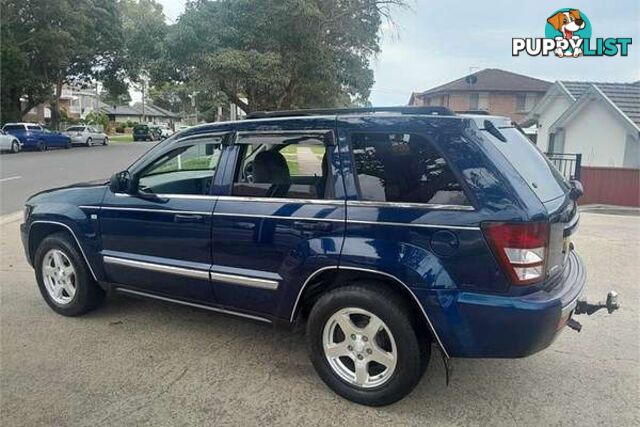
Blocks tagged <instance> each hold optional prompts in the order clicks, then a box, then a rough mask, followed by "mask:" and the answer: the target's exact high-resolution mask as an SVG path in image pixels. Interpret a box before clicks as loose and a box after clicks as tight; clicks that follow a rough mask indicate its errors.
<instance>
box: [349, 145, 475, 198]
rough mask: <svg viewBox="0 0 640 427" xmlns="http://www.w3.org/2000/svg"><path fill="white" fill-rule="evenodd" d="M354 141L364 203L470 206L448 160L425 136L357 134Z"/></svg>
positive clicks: (355, 158)
mask: <svg viewBox="0 0 640 427" xmlns="http://www.w3.org/2000/svg"><path fill="white" fill-rule="evenodd" d="M351 141H352V147H353V157H354V161H355V166H356V171H357V175H358V185H359V189H360V197H361V199H362V200H368V201H376V202H400V203H402V202H404V203H424V204H444V205H469V204H470V203H469V201H468V200H467V198H466V196H465V194H464V192H463V190H462V187H461V186H460V183H459V182H458V180H457V179H456V177H455V176H454V175H453V173H452V172H451V169H450V168H449V165H448V164H447V161H446V160H445V159H444V158H443V157H442V156H441V155H440V154H439V153H438V152H437V151H436V150H435V148H434V147H433V145H432V144H431V143H430V142H429V141H427V140H426V139H425V138H424V137H422V136H420V135H416V134H406V133H354V134H352V136H351Z"/></svg>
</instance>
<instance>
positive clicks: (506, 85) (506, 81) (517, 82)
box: [414, 68, 551, 95]
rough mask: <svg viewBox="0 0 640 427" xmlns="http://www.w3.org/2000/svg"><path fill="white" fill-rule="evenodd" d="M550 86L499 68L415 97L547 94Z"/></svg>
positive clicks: (486, 70) (464, 78) (544, 82)
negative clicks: (453, 93)
mask: <svg viewBox="0 0 640 427" xmlns="http://www.w3.org/2000/svg"><path fill="white" fill-rule="evenodd" d="M470 76H473V77H474V78H475V82H474V83H473V84H469V82H468V79H469V77H470ZM550 86H551V83H550V82H547V81H545V80H540V79H536V78H533V77H529V76H524V75H522V74H516V73H512V72H510V71H505V70H500V69H497V68H487V69H484V70H482V71H478V72H477V73H473V74H469V75H467V76H464V77H461V78H459V79H457V80H454V81H452V82H449V83H445V84H443V85H441V86H437V87H434V88H432V89H429V90H427V91H425V92H421V93H418V94H414V95H430V94H435V93H439V92H450V91H509V92H546V91H547V89H549V87H550Z"/></svg>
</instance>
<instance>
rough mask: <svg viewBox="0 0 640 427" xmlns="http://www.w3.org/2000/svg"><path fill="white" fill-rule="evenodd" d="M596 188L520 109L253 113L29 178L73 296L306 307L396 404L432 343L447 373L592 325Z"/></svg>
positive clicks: (362, 388) (363, 393)
mask: <svg viewBox="0 0 640 427" xmlns="http://www.w3.org/2000/svg"><path fill="white" fill-rule="evenodd" d="M580 194H581V192H580V185H579V183H577V182H575V183H569V182H566V181H565V180H564V179H563V178H562V176H561V175H560V174H559V173H558V171H557V170H556V169H555V168H554V167H553V166H552V165H551V164H550V163H549V161H548V160H547V159H546V158H545V157H544V155H543V154H542V153H541V152H539V151H538V149H537V148H536V147H535V146H534V145H533V144H531V143H530V142H529V141H528V140H527V139H526V138H525V137H524V136H523V135H522V134H520V133H519V131H518V130H517V129H516V128H514V127H513V126H512V125H511V123H510V122H509V120H508V119H504V118H499V117H491V116H465V115H455V114H453V113H452V112H450V111H449V110H447V109H444V108H441V107H437V108H436V107H418V108H411V107H403V108H388V109H375V108H371V109H352V110H321V111H296V112H277V113H262V114H258V113H254V114H253V115H250V116H249V117H248V118H247V119H246V120H242V121H238V122H226V123H219V124H215V123H214V124H209V125H203V126H197V127H194V128H191V129H189V130H186V131H184V132H182V133H180V134H176V135H175V136H174V137H172V138H169V139H167V140H165V141H164V142H161V143H160V144H157V145H156V146H154V147H153V148H152V149H151V150H149V151H148V152H147V153H146V154H145V155H144V156H143V157H142V158H140V159H139V160H137V161H136V162H134V163H133V164H132V165H131V166H130V167H129V168H128V169H126V170H124V171H122V172H118V173H116V174H114V175H113V176H112V178H111V180H110V181H109V182H105V181H102V182H99V183H93V184H86V183H85V184H80V185H76V186H70V187H65V188H60V189H55V190H49V191H46V192H42V193H39V194H36V195H34V196H32V197H31V198H30V199H29V200H28V201H27V203H26V207H25V222H24V224H22V226H21V232H22V241H23V244H24V247H25V251H26V255H27V258H28V260H29V262H30V263H31V265H33V267H34V269H35V273H36V280H37V283H38V286H39V289H40V292H41V293H42V296H43V297H44V299H45V301H46V302H47V303H48V304H49V306H50V307H51V308H52V309H53V310H54V311H56V312H57V313H60V314H62V315H68V316H74V315H79V314H82V313H85V312H87V311H89V310H91V309H94V308H96V307H97V306H99V305H100V304H101V303H102V301H103V300H104V298H105V295H106V294H107V293H109V292H121V293H124V294H130V295H134V296H138V297H148V298H153V299H157V300H161V301H166V302H174V303H178V304H183V305H187V306H190V307H197V308H201V309H205V310H210V311H214V312H218V313H224V314H229V315H236V316H240V317H244V318H247V319H252V320H255V321H258V322H265V323H269V324H274V325H281V326H291V325H293V324H294V323H296V322H302V323H305V324H306V331H307V337H308V349H309V355H310V358H311V361H312V363H313V366H314V367H315V369H316V371H317V372H318V374H319V376H320V377H321V378H322V380H324V382H325V383H326V384H327V385H328V386H329V387H331V388H332V389H333V390H334V391H335V392H336V393H338V394H340V395H341V396H344V397H346V398H348V399H351V400H353V401H355V402H358V403H362V404H366V405H385V404H389V403H392V402H395V401H397V400H399V399H401V398H402V397H403V396H405V395H406V394H408V393H409V392H410V391H411V390H412V389H413V387H414V386H415V385H416V384H417V383H418V381H419V380H420V378H421V376H422V375H423V372H424V371H425V369H426V367H427V364H428V362H429V358H430V354H431V348H432V344H433V345H434V346H435V347H436V348H437V349H439V350H440V351H441V353H442V354H443V358H444V361H445V363H446V366H447V372H448V371H449V366H450V358H453V357H466V358H480V357H492V358H494V357H500V358H516V357H523V356H528V355H530V354H533V353H536V352H538V351H540V350H542V349H544V348H546V347H547V346H549V345H550V344H551V343H552V341H553V340H554V339H555V337H556V336H557V335H558V334H559V333H560V331H561V330H562V329H563V327H564V326H565V325H569V326H571V327H572V328H577V327H578V326H579V324H578V323H577V322H576V321H575V319H574V317H573V315H574V313H577V312H576V310H577V307H583V303H582V302H578V297H579V296H580V295H581V294H582V292H583V290H584V287H585V282H586V272H585V266H584V264H583V262H582V261H581V259H580V257H579V256H578V255H577V253H576V251H575V250H574V247H573V244H572V243H571V240H572V237H573V235H574V233H575V232H576V230H577V227H578V222H579V213H578V209H577V205H576V199H577V198H578V197H579V196H580ZM612 301H613V298H612ZM584 304H586V303H584ZM613 307H614V302H612V304H611V308H613ZM259 356H260V355H258V354H256V355H255V356H251V355H243V356H242V357H245V358H250V357H259Z"/></svg>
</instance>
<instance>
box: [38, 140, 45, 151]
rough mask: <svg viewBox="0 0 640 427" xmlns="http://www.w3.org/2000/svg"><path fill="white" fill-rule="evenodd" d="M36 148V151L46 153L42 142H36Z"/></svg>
mask: <svg viewBox="0 0 640 427" xmlns="http://www.w3.org/2000/svg"><path fill="white" fill-rule="evenodd" d="M36 147H37V148H38V151H47V143H46V142H44V141H38V143H37V144H36Z"/></svg>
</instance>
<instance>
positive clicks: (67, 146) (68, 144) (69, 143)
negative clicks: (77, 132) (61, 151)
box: [64, 141, 71, 150]
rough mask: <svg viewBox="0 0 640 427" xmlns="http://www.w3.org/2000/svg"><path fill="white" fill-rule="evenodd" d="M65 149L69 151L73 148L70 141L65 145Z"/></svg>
mask: <svg viewBox="0 0 640 427" xmlns="http://www.w3.org/2000/svg"><path fill="white" fill-rule="evenodd" d="M64 148H65V150H68V149H69V148H71V141H69V142H67V143H66V144H64Z"/></svg>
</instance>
